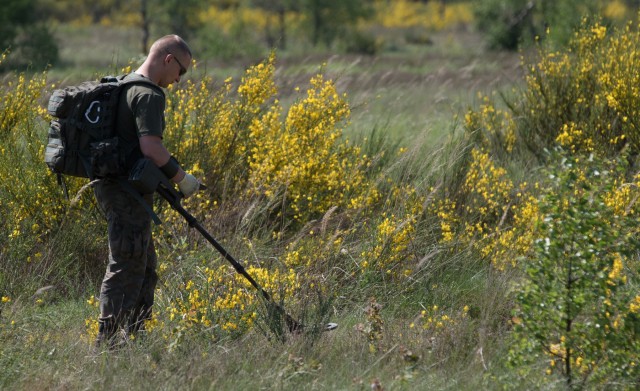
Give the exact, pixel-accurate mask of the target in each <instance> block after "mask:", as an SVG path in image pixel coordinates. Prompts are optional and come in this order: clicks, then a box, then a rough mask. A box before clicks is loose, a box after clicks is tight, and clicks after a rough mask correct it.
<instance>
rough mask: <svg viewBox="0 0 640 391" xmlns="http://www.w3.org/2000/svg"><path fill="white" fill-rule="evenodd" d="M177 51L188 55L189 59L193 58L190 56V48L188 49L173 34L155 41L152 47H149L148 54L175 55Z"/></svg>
mask: <svg viewBox="0 0 640 391" xmlns="http://www.w3.org/2000/svg"><path fill="white" fill-rule="evenodd" d="M177 51H179V52H180V53H182V54H186V55H188V56H189V57H190V58H191V57H193V55H192V54H191V48H189V45H188V44H187V43H186V42H185V40H184V39H182V38H180V37H179V36H177V35H175V34H170V35H165V36H164V37H162V38H159V39H158V40H156V41H155V42H154V43H153V45H151V48H150V49H149V54H150V55H151V54H155V53H175V52H177Z"/></svg>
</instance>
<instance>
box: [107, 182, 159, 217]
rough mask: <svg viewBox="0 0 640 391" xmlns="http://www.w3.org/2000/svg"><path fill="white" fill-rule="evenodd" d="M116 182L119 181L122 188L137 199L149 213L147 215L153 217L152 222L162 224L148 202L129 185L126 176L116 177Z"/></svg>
mask: <svg viewBox="0 0 640 391" xmlns="http://www.w3.org/2000/svg"><path fill="white" fill-rule="evenodd" d="M118 183H120V185H121V186H122V188H123V189H124V190H125V191H126V192H127V193H129V194H130V195H131V196H132V197H133V198H135V200H136V201H138V202H139V203H140V205H142V207H143V208H144V209H145V210H146V211H147V213H149V216H151V219H153V222H154V223H156V225H160V224H162V220H160V218H159V217H158V215H157V214H156V213H155V212H154V211H153V208H152V207H151V206H150V205H149V204H147V202H146V201H145V200H144V198H143V197H142V195H141V194H140V193H139V192H138V191H137V190H136V189H134V188H133V186H131V184H130V183H129V181H128V180H127V179H126V178H122V177H118Z"/></svg>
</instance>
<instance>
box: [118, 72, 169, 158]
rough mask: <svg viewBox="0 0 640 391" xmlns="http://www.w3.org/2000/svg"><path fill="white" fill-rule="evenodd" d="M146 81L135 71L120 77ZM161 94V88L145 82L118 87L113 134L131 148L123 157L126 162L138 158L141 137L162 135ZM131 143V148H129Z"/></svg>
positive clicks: (162, 98)
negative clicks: (117, 102)
mask: <svg viewBox="0 0 640 391" xmlns="http://www.w3.org/2000/svg"><path fill="white" fill-rule="evenodd" d="M131 79H134V80H135V79H139V80H147V81H149V79H146V78H145V77H144V76H141V75H138V74H137V73H130V74H128V75H127V76H126V77H125V79H124V80H131ZM164 109H165V95H164V92H163V91H162V89H161V88H160V87H159V86H157V87H154V86H151V85H149V84H146V83H139V84H128V85H126V86H124V88H123V90H122V96H121V97H120V102H119V106H118V117H117V119H116V124H117V125H116V126H117V133H118V136H119V137H120V140H121V141H122V142H124V143H125V145H127V146H131V147H132V149H133V151H134V152H132V153H130V154H129V156H127V164H130V163H133V162H135V161H136V160H137V159H138V158H140V157H142V152H141V151H140V143H139V141H138V139H139V138H140V137H141V136H158V137H162V134H163V132H164V127H165V120H164ZM134 146H135V148H133V147H134Z"/></svg>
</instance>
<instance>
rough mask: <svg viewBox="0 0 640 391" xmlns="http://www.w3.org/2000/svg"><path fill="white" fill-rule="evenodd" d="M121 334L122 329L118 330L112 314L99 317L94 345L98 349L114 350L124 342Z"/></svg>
mask: <svg viewBox="0 0 640 391" xmlns="http://www.w3.org/2000/svg"><path fill="white" fill-rule="evenodd" d="M123 334H124V330H120V327H119V326H118V322H117V321H116V319H115V318H114V317H113V315H110V316H107V317H100V318H98V335H97V337H96V343H95V346H96V348H97V349H99V350H103V349H107V350H115V349H117V348H118V347H120V346H121V345H123V344H124V343H125V342H126V340H125V338H124V336H123Z"/></svg>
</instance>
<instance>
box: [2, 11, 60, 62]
mask: <svg viewBox="0 0 640 391" xmlns="http://www.w3.org/2000/svg"><path fill="white" fill-rule="evenodd" d="M37 6H38V3H37V1H36V0H3V2H2V7H0V50H6V49H10V53H11V54H10V56H9V60H8V63H9V64H10V65H18V66H24V65H31V66H35V67H42V66H46V65H47V64H52V63H55V62H56V61H57V60H58V46H57V44H56V43H55V40H54V39H53V35H52V34H51V32H50V30H49V27H48V25H47V24H46V22H45V21H42V20H40V19H39V18H38V15H39V13H40V9H39V8H38V7H37Z"/></svg>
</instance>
